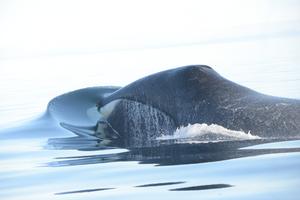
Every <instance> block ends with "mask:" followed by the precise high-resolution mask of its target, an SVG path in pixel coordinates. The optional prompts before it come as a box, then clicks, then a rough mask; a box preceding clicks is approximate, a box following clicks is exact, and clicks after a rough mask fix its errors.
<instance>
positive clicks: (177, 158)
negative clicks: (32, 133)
mask: <svg viewBox="0 0 300 200" xmlns="http://www.w3.org/2000/svg"><path fill="white" fill-rule="evenodd" d="M278 141H279V140H278V139H258V140H241V141H222V142H210V143H168V144H162V145H160V146H155V147H144V148H129V149H128V150H129V151H126V152H121V153H120V152H118V153H110V154H103V153H102V152H103V151H102V150H107V149H120V148H116V147H105V146H102V145H99V141H97V140H96V139H88V138H82V137H70V138H51V139H49V140H48V145H47V148H51V149H62V150H66V149H76V150H80V151H93V155H85V156H72V157H57V158H56V161H54V162H49V163H47V166H52V167H60V166H74V165H89V164H98V163H109V162H117V161H137V162H139V163H140V164H155V165H157V166H165V165H180V164H193V163H206V162H215V161H223V160H229V159H236V158H243V157H250V156H259V155H265V154H276V153H292V152H300V147H299V148H298V147H296V148H260V149H255V148H253V149H251V148H244V147H251V146H253V145H258V144H265V143H271V142H278ZM280 141H282V139H281V140H280ZM94 151H99V154H96V155H95V153H94Z"/></svg>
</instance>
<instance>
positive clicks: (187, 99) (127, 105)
mask: <svg viewBox="0 0 300 200" xmlns="http://www.w3.org/2000/svg"><path fill="white" fill-rule="evenodd" d="M98 106H99V111H100V113H101V115H102V118H101V119H100V120H99V122H98V125H97V126H98V128H97V132H98V133H99V134H102V137H108V138H109V137H111V138H113V137H114V136H115V137H119V139H120V140H119V141H121V143H123V145H125V146H145V145H149V144H150V145H151V141H155V139H156V138H157V137H159V136H161V135H162V134H165V135H170V134H172V133H173V132H174V131H175V130H176V129H177V128H178V127H181V126H187V125H188V124H195V123H206V124H218V125H220V126H223V127H225V128H228V129H232V130H242V131H244V132H249V131H250V132H251V133H253V134H255V135H258V136H261V137H264V138H278V137H279V138H280V137H282V138H292V137H297V136H300V100H296V99H288V98H281V97H273V96H269V95H264V94H261V93H259V92H256V91H254V90H251V89H249V88H247V87H244V86H241V85H238V84H236V83H234V82H232V81H230V80H227V79H225V78H223V77H222V76H221V75H219V74H218V73H217V72H216V71H214V70H213V69H212V68H211V67H209V66H205V65H193V66H185V67H179V68H175V69H171V70H167V71H162V72H159V73H156V74H153V75H149V76H147V77H144V78H141V79H139V80H137V81H135V82H133V83H131V84H129V85H127V86H125V87H122V88H120V89H119V90H117V91H115V92H113V93H112V94H110V95H108V96H105V97H103V98H101V99H99V104H98ZM103 135H104V136H103Z"/></svg>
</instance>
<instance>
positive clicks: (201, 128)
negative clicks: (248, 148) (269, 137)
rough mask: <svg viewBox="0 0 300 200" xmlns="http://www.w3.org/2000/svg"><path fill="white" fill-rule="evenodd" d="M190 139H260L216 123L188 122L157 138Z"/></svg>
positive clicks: (211, 140)
mask: <svg viewBox="0 0 300 200" xmlns="http://www.w3.org/2000/svg"><path fill="white" fill-rule="evenodd" d="M175 139H183V140H184V139H192V140H193V141H195V142H197V141H202V142H203V141H206V142H217V141H227V140H253V139H261V138H260V137H259V136H256V135H252V134H251V133H250V132H248V133H245V132H243V131H236V130H230V129H227V128H224V127H223V126H220V125H218V124H210V125H208V124H205V123H203V124H198V123H196V124H188V125H187V126H181V127H179V128H177V129H176V131H175V132H174V133H173V135H162V136H160V137H158V138H157V140H175Z"/></svg>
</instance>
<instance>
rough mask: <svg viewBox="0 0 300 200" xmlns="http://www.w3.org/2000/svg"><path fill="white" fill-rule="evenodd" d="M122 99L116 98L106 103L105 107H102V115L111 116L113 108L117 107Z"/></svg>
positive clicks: (104, 116) (105, 117) (103, 116)
mask: <svg viewBox="0 0 300 200" xmlns="http://www.w3.org/2000/svg"><path fill="white" fill-rule="evenodd" d="M120 101H121V100H120V99H118V100H114V101H112V102H110V103H108V104H106V105H104V106H103V107H101V108H100V115H101V116H102V118H104V119H107V118H108V117H109V115H110V114H111V113H112V112H113V110H114V109H115V107H116V105H118V103H119V102H120Z"/></svg>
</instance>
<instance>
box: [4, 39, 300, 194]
mask: <svg viewBox="0 0 300 200" xmlns="http://www.w3.org/2000/svg"><path fill="white" fill-rule="evenodd" d="M299 52H300V36H299V35H297V34H295V35H291V34H286V35H279V36H276V37H270V38H268V39H266V38H259V37H258V38H256V37H254V38H253V37H251V38H243V39H230V40H225V41H220V40H217V41H213V42H210V43H203V44H194V45H182V46H180V45H179V46H171V47H164V48H148V49H136V50H127V51H125V50H120V51H111V52H103V53H93V54H79V55H74V54H71V55H55V56H40V57H27V58H7V59H1V60H0V66H1V75H0V77H1V85H0V87H1V99H0V103H1V104H0V127H1V130H0V199H9V200H17V199H20V200H24V199H30V200H34V199H51V200H52V199H63V200H66V199H72V200H74V199H111V200H112V199H200V198H201V199H264V200H265V199H272V200H273V199H299V195H300V191H299V186H300V168H299V166H300V141H299V140H295V141H261V140H259V141H257V140H256V139H257V138H255V136H250V135H248V136H247V137H248V138H247V137H246V139H245V138H244V139H245V140H237V141H223V142H216V143H201V144H197V143H189V144H186V143H185V144H177V145H169V146H163V145H162V146H161V147H155V148H140V149H130V150H129V149H126V148H107V147H105V146H103V145H99V141H98V140H97V139H95V138H86V137H79V136H77V135H76V134H74V133H73V132H72V131H69V130H68V129H66V128H64V127H63V126H62V123H68V124H76V125H78V126H91V125H93V124H95V123H96V122H97V119H98V117H99V113H98V112H97V111H96V103H97V100H98V99H99V95H101V94H102V93H103V92H104V90H105V89H103V88H102V87H101V86H107V85H108V86H124V85H126V84H128V83H130V82H132V81H134V80H136V79H137V78H140V77H142V76H145V75H147V74H151V73H154V72H157V71H161V70H164V69H169V68H173V67H178V66H183V65H189V64H206V65H209V66H211V67H213V68H214V69H215V70H216V71H217V72H219V73H220V74H221V75H223V76H224V77H226V78H228V79H230V80H232V81H235V82H237V83H239V84H242V85H245V86H247V87H250V88H252V89H255V90H257V91H260V92H263V93H266V94H270V95H274V96H284V97H289V98H297V99H300V67H299V66H300V56H299ZM20 66H24V67H20ZM87 87H88V88H87ZM81 88H87V89H81ZM73 90H76V91H75V92H71V93H69V92H70V91H73ZM64 93H66V94H65V95H62V94H64ZM59 95H62V96H59ZM57 96H58V97H57ZM55 97H57V98H55ZM53 98H55V99H54V100H52V101H51V99H53ZM50 101H51V103H50V104H49V105H48V103H49V102H50ZM47 105H48V107H47ZM199 126H201V125H199ZM201 127H202V128H203V125H202V126H201ZM196 128H197V127H196ZM198 128H199V127H198ZM205 128H207V126H205ZM214 128H220V127H214ZM228 131H229V133H230V130H228ZM179 132H180V130H178V134H179ZM181 132H184V134H185V135H186V130H185V129H181ZM236 134H240V133H236ZM245 134H246V133H245ZM179 135H180V134H179ZM178 137H180V136H178ZM243 137H245V136H244V135H243V136H242V139H243ZM252 137H253V138H252Z"/></svg>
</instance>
